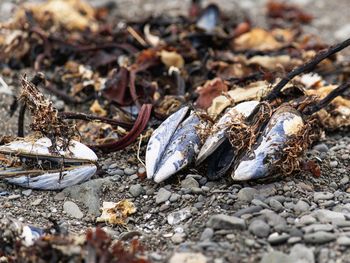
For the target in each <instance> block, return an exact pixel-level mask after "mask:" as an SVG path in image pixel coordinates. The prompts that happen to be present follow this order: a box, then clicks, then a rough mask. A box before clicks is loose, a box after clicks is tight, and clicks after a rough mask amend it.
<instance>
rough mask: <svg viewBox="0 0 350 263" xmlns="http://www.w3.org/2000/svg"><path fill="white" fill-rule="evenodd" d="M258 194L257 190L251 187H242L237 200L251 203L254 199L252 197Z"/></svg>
mask: <svg viewBox="0 0 350 263" xmlns="http://www.w3.org/2000/svg"><path fill="white" fill-rule="evenodd" d="M257 194H258V190H256V189H254V188H251V187H244V188H242V189H241V190H239V192H238V194H237V198H238V200H239V201H243V202H251V201H252V200H253V199H254V196H255V195H257Z"/></svg>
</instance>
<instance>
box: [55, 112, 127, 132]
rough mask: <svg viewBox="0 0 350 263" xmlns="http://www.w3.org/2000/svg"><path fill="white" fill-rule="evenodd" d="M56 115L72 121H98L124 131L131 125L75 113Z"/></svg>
mask: <svg viewBox="0 0 350 263" xmlns="http://www.w3.org/2000/svg"><path fill="white" fill-rule="evenodd" d="M58 115H59V116H60V117H61V118H63V119H74V120H84V121H93V120H98V121H100V122H103V123H108V124H111V125H115V126H120V127H123V128H125V129H131V128H132V124H131V123H128V122H125V121H121V120H114V119H110V118H106V117H100V116H95V115H90V114H86V113H76V112H59V113H58Z"/></svg>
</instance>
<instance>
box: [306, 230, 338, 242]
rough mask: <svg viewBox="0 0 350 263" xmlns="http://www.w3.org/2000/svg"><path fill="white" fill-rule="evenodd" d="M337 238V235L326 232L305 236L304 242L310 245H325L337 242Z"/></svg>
mask: <svg viewBox="0 0 350 263" xmlns="http://www.w3.org/2000/svg"><path fill="white" fill-rule="evenodd" d="M335 238H336V235H335V234H333V233H328V232H324V231H319V232H315V233H310V234H305V235H304V241H305V242H306V243H309V244H324V243H328V242H330V241H333V240H335Z"/></svg>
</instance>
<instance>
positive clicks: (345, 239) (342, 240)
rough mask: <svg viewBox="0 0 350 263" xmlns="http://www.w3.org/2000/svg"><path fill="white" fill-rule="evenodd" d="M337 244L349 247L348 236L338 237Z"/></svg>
mask: <svg viewBox="0 0 350 263" xmlns="http://www.w3.org/2000/svg"><path fill="white" fill-rule="evenodd" d="M337 244H338V245H340V246H345V247H349V246H350V237H347V236H342V237H338V239H337Z"/></svg>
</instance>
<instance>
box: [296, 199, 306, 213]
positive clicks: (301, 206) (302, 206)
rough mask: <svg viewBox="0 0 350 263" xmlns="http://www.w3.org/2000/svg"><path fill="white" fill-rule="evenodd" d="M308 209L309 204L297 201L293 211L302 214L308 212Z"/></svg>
mask: <svg viewBox="0 0 350 263" xmlns="http://www.w3.org/2000/svg"><path fill="white" fill-rule="evenodd" d="M309 209H310V206H309V204H308V203H306V202H305V201H303V200H299V201H298V202H297V203H296V204H295V206H294V210H295V212H297V213H303V212H306V211H308V210H309Z"/></svg>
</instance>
